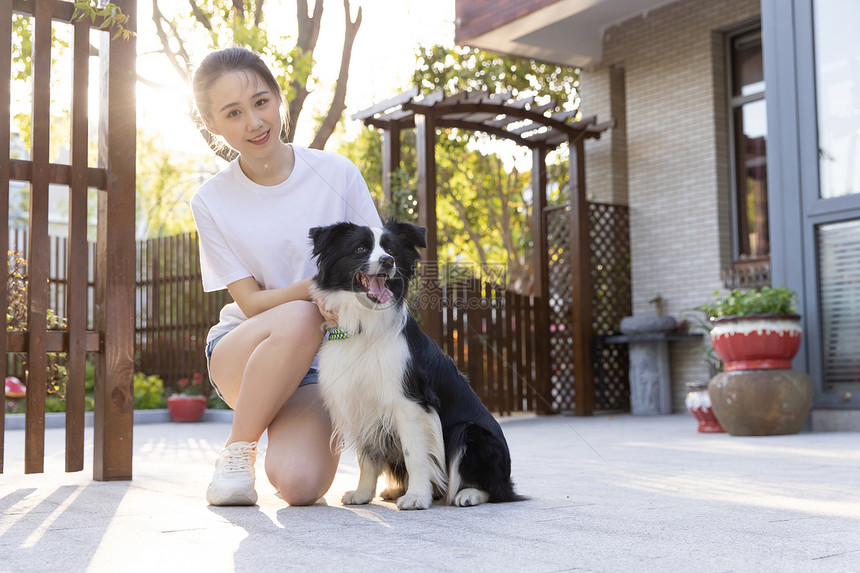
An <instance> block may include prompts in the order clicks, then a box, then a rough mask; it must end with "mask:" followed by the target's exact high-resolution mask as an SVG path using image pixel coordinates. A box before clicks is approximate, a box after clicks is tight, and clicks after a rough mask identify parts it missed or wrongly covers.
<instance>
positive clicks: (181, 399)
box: [167, 395, 207, 422]
mask: <svg viewBox="0 0 860 573" xmlns="http://www.w3.org/2000/svg"><path fill="white" fill-rule="evenodd" d="M206 402H207V400H206V396H182V395H176V396H170V397H168V398H167V410H168V412H169V413H170V418H171V419H172V420H173V421H174V422H199V421H200V420H202V419H203V414H204V413H205V412H206Z"/></svg>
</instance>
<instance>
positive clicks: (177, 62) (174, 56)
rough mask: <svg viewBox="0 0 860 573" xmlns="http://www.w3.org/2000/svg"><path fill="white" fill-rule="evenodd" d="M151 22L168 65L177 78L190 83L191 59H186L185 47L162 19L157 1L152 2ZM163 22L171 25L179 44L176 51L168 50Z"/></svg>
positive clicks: (168, 45)
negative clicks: (171, 67)
mask: <svg viewBox="0 0 860 573" xmlns="http://www.w3.org/2000/svg"><path fill="white" fill-rule="evenodd" d="M152 21H153V22H154V23H155V33H156V35H157V36H158V39H159V40H160V41H161V46H162V51H163V52H164V54H165V55H166V56H167V60H168V61H169V62H170V65H172V66H173V69H174V70H176V73H177V74H179V77H181V78H183V79H184V80H185V81H187V82H190V81H191V75H192V72H191V59H190V58H189V57H188V53H187V52H186V51H185V46H184V44H183V43H182V39H181V38H180V37H179V35H178V34H177V33H176V29H175V28H174V27H173V25H172V24H171V23H170V22H169V21H168V20H167V18H165V17H164V14H162V13H161V10H160V9H159V8H158V0H152ZM164 22H168V24H170V25H171V31H172V33H173V35H174V37H175V38H176V40H177V41H178V42H179V49H178V50H176V51H174V50H172V49H171V48H170V39H169V38H168V37H167V32H165V31H164V26H163V23H164Z"/></svg>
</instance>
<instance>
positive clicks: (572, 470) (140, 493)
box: [0, 414, 860, 573]
mask: <svg viewBox="0 0 860 573" xmlns="http://www.w3.org/2000/svg"><path fill="white" fill-rule="evenodd" d="M503 428H504V430H505V434H506V435H507V437H508V440H509V443H510V447H511V452H512V456H513V473H514V479H515V482H516V483H517V486H518V489H519V490H520V491H521V492H522V493H524V494H526V495H529V496H530V497H531V499H530V500H529V501H525V502H520V503H511V504H499V505H483V506H479V507H474V508H453V507H446V506H433V507H432V508H431V509H429V510H427V511H420V512H402V511H398V510H397V509H396V508H395V507H394V505H393V504H392V503H388V502H382V501H375V502H373V503H371V504H370V505H367V506H360V507H344V506H342V505H340V503H339V499H340V496H341V495H342V494H343V492H344V491H345V490H347V489H352V488H353V487H354V485H355V483H356V480H357V474H358V470H357V466H356V463H355V459H354V453H351V452H346V453H344V456H343V457H342V461H341V466H340V469H339V471H338V474H337V477H336V479H335V482H334V484H333V486H332V488H331V490H330V491H329V493H328V494H327V495H326V496H325V498H324V499H323V500H321V501H320V502H318V503H317V504H316V505H315V506H312V507H296V508H294V507H288V506H286V505H285V504H284V503H283V502H282V501H280V500H278V499H277V498H276V497H275V496H274V489H273V488H272V487H271V486H270V485H269V484H268V483H267V481H266V480H265V477H264V475H263V470H262V468H263V465H262V461H261V460H260V461H258V462H257V468H258V492H259V494H260V502H259V505H258V506H255V507H232V508H216V507H209V506H207V505H206V503H205V501H204V500H203V494H204V491H205V487H206V484H207V483H208V480H209V477H210V474H211V469H212V463H213V460H214V458H215V455H216V453H217V451H218V450H219V449H220V447H221V445H222V442H223V440H224V438H225V437H226V436H227V433H228V430H229V425H228V424H227V423H213V422H209V423H199V424H171V423H157V424H140V425H136V426H135V437H134V440H135V446H134V450H135V459H134V464H135V465H134V476H135V477H134V480H132V481H130V482H94V481H92V480H91V479H90V477H91V475H92V470H91V467H90V466H89V462H90V460H88V466H87V468H86V469H85V471H84V472H81V473H76V474H65V473H63V471H62V466H63V453H62V447H63V431H62V430H48V431H47V438H46V451H47V460H46V473H45V474H41V475H24V474H23V432H22V431H18V430H8V431H7V432H6V448H5V451H6V471H5V473H4V474H3V475H0V571H14V572H17V571H64V572H74V571H98V572H101V571H104V572H115V571H123V572H125V571H147V572H152V571H158V572H170V571H216V572H217V571H255V572H257V571H259V572H266V571H288V570H296V571H308V570H314V571H317V572H323V571H344V570H350V571H388V570H392V571H397V572H398V573H402V572H408V571H438V570H442V571H470V572H476V571H538V572H552V571H606V572H612V571H697V572H722V571H779V572H791V571H803V572H807V571H812V572H816V571H822V572H842V571H844V572H856V571H860V433H849V432H842V433H839V432H831V433H801V434H797V435H793V436H773V437H760V438H738V437H732V436H728V435H726V434H699V433H697V432H696V423H695V421H694V420H693V419H692V417H691V416H689V415H687V414H676V415H670V416H647V417H646V416H631V415H622V416H599V417H592V418H573V417H547V418H535V417H520V418H508V419H505V420H503ZM87 445H88V452H91V446H92V436H91V434H88V441H87ZM88 455H89V456H91V454H88Z"/></svg>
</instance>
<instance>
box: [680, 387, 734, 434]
mask: <svg viewBox="0 0 860 573" xmlns="http://www.w3.org/2000/svg"><path fill="white" fill-rule="evenodd" d="M687 389H688V390H689V392H688V393H687V397H686V399H685V400H684V404H685V405H686V406H687V410H689V411H690V413H691V414H692V415H693V417H694V418H695V419H696V420H697V421H698V422H699V432H701V433H703V434H713V433H718V432H725V430H724V429H723V427H722V426H721V425H720V422H719V420H717V417H716V416H715V415H714V410H713V408H712V407H711V397H710V395H709V394H708V383H707V382H689V383H688V384H687Z"/></svg>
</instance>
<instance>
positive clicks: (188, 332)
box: [7, 230, 540, 414]
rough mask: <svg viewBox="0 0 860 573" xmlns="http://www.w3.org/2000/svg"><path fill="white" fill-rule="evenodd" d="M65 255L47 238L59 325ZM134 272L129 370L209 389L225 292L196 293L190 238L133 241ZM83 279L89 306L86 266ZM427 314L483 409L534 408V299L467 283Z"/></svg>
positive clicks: (445, 290) (19, 369)
mask: <svg viewBox="0 0 860 573" xmlns="http://www.w3.org/2000/svg"><path fill="white" fill-rule="evenodd" d="M26 244H27V234H26V232H25V231H21V230H16V231H15V232H14V233H12V236H11V238H10V246H11V247H13V250H18V251H19V252H21V253H22V254H23V255H24V256H25V257H26V255H27V250H26ZM66 250H67V243H66V239H65V238H59V237H54V238H52V240H51V257H50V258H51V260H52V264H51V272H50V275H49V290H50V292H51V301H52V305H51V308H52V309H53V310H54V311H55V312H56V314H57V315H58V316H59V317H61V318H62V317H65V316H66V311H67V309H66V307H65V300H66V297H65V294H66V290H67V282H68V281H67V277H66V267H65V259H64V253H65V252H66ZM90 253H91V256H92V253H94V245H90ZM136 265H137V266H136V268H137V272H136V275H137V279H136V283H135V284H136V288H135V301H136V305H135V306H136V309H137V313H136V319H135V369H136V371H139V372H143V373H145V374H157V375H159V376H160V377H161V378H162V379H163V380H164V382H165V385H166V387H167V388H171V387H173V386H174V385H175V383H176V382H177V381H178V380H179V379H181V378H189V377H191V376H192V375H193V374H194V373H195V372H199V373H201V374H203V376H204V379H206V380H207V382H208V373H207V370H206V360H205V358H204V347H205V340H206V333H207V331H208V330H209V328H210V327H211V326H212V325H213V324H215V323H216V322H217V321H218V315H219V312H220V310H221V307H223V306H224V305H225V304H226V303H228V302H230V300H231V299H230V295H229V294H228V293H227V291H226V290H220V291H216V292H211V293H204V292H203V285H202V279H201V275H200V255H199V251H198V246H197V234H196V233H186V234H183V235H175V236H170V237H161V238H156V239H149V240H146V241H138V242H137V263H136ZM88 275H89V289H90V299H92V291H93V287H94V282H93V281H94V278H95V277H94V276H93V271H92V264H90V267H89V270H88ZM431 307H432V308H434V309H435V310H436V311H438V312H439V313H440V314H441V322H442V325H443V339H442V340H441V341H440V342H441V346H442V348H443V350H445V352H447V353H448V354H449V355H450V356H451V357H452V358H453V359H454V361H455V362H456V363H457V365H458V367H459V368H460V370H462V371H463V372H464V373H465V374H466V375H467V376H468V378H469V381H470V383H471V385H472V388H474V390H475V392H476V393H477V394H478V396H479V397H480V398H481V400H482V401H483V402H484V404H485V405H486V406H487V407H488V408H490V409H491V410H492V411H494V412H499V413H502V414H510V413H512V412H524V411H534V410H535V409H536V407H537V401H538V400H539V396H540V393H539V392H538V391H537V385H536V374H535V372H536V369H535V359H536V353H537V350H536V345H537V341H536V335H537V333H536V332H535V324H534V323H535V321H534V312H535V301H534V298H533V297H528V296H523V295H520V294H517V293H514V292H511V291H508V290H505V289H504V287H502V286H499V285H494V284H492V283H491V282H488V281H485V280H480V279H474V278H473V279H467V280H459V281H456V282H453V283H452V284H450V285H448V286H442V287H441V290H440V291H439V296H437V297H433V300H432V301H431ZM88 315H89V316H90V317H91V316H92V309H90V311H89V313H88ZM22 360H23V356H22V355H11V356H10V360H9V369H8V370H7V372H8V373H9V374H14V375H17V376H22V375H23V364H22Z"/></svg>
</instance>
